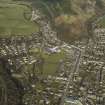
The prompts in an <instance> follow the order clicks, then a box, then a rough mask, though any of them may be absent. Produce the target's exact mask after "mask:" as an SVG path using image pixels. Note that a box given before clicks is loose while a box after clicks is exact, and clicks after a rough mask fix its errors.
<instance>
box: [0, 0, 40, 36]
mask: <svg viewBox="0 0 105 105" xmlns="http://www.w3.org/2000/svg"><path fill="white" fill-rule="evenodd" d="M5 1H8V2H5ZM24 13H25V16H26V17H27V19H25V17H24ZM30 16H31V10H30V8H28V7H27V6H25V5H21V4H18V3H16V2H11V0H4V1H3V0H2V1H1V0H0V36H1V37H2V36H3V37H7V36H11V35H29V34H32V33H34V32H37V31H38V30H39V27H38V25H37V24H36V23H34V22H31V21H30V20H29V18H30Z"/></svg>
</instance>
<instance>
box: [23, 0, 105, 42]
mask: <svg viewBox="0 0 105 105" xmlns="http://www.w3.org/2000/svg"><path fill="white" fill-rule="evenodd" d="M24 1H28V2H31V3H32V6H33V7H38V8H39V9H40V10H41V11H42V12H43V13H44V14H45V15H46V16H47V18H48V19H50V20H51V21H52V23H53V25H54V27H55V29H57V31H58V33H59V34H58V37H59V38H60V39H61V40H65V41H66V42H70V41H75V40H78V39H80V38H83V37H86V36H88V30H87V22H88V21H89V20H90V19H91V18H92V17H94V16H99V15H101V14H102V13H103V12H104V7H105V6H104V5H105V1H104V0H87V1H86V0H24Z"/></svg>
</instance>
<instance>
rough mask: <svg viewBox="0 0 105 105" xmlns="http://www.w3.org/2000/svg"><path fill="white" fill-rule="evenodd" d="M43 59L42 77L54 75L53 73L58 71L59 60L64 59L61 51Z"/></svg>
mask: <svg viewBox="0 0 105 105" xmlns="http://www.w3.org/2000/svg"><path fill="white" fill-rule="evenodd" d="M43 57H44V59H45V63H44V71H43V73H44V75H49V74H50V75H55V72H56V71H57V69H58V64H59V61H60V60H61V59H64V58H65V54H64V52H63V51H62V52H61V53H55V54H51V55H45V54H44V55H43Z"/></svg>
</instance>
